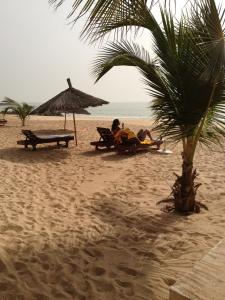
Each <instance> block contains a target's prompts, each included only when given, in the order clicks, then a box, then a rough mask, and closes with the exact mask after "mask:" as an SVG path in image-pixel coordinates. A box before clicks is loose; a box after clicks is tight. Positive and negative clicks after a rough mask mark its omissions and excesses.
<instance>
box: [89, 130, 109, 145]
mask: <svg viewBox="0 0 225 300" xmlns="http://www.w3.org/2000/svg"><path fill="white" fill-rule="evenodd" d="M97 131H98V133H99V135H100V139H99V141H95V142H91V143H90V144H91V145H92V146H95V149H96V150H99V148H107V149H110V148H111V147H113V146H114V136H113V135H112V132H111V130H110V129H109V128H103V127H97Z"/></svg>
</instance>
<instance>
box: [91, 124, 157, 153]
mask: <svg viewBox="0 0 225 300" xmlns="http://www.w3.org/2000/svg"><path fill="white" fill-rule="evenodd" d="M97 131H98V133H99V135H100V139H99V141H96V142H91V143H90V144H91V145H92V146H95V149H96V150H99V148H107V149H110V148H111V147H115V149H116V150H117V152H118V153H124V152H129V153H136V152H137V151H139V150H145V149H148V148H149V147H152V146H158V145H159V144H162V141H160V140H156V141H147V142H140V141H138V139H137V142H136V143H135V142H133V141H132V142H129V141H127V142H126V141H123V143H122V144H115V139H114V136H113V134H112V132H111V130H110V129H109V128H103V127H97Z"/></svg>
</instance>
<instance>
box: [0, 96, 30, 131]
mask: <svg viewBox="0 0 225 300" xmlns="http://www.w3.org/2000/svg"><path fill="white" fill-rule="evenodd" d="M1 105H4V106H5V108H4V110H3V113H4V114H6V113H7V112H8V111H12V112H13V113H15V114H16V115H17V116H18V117H19V118H20V120H21V122H22V126H25V121H26V119H27V117H28V116H29V115H30V113H31V111H32V110H33V106H31V105H29V104H27V103H22V104H20V103H18V102H17V101H15V100H12V99H10V98H8V97H5V99H4V100H3V101H2V102H1Z"/></svg>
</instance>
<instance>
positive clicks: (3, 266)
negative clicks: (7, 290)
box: [0, 259, 6, 272]
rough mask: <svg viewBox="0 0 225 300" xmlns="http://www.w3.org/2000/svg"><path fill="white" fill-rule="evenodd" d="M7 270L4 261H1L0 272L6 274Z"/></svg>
mask: <svg viewBox="0 0 225 300" xmlns="http://www.w3.org/2000/svg"><path fill="white" fill-rule="evenodd" d="M5 270H6V265H5V263H4V262H3V260H2V259H0V272H4V271H5Z"/></svg>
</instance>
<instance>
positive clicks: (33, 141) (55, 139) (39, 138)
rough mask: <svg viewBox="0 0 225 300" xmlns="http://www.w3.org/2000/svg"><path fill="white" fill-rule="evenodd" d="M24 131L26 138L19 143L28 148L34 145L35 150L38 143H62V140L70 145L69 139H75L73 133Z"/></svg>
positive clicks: (66, 145) (66, 144)
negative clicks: (41, 133)
mask: <svg viewBox="0 0 225 300" xmlns="http://www.w3.org/2000/svg"><path fill="white" fill-rule="evenodd" d="M22 133H23V134H24V135H25V136H26V140H20V141H17V144H18V145H24V147H25V148H28V146H29V145H31V146H32V147H33V150H36V146H37V145H38V144H46V143H57V145H58V146H59V145H60V142H65V147H68V144H69V141H72V140H74V137H73V136H72V135H68V134H64V135H36V134H34V133H33V132H32V131H31V130H22Z"/></svg>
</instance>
